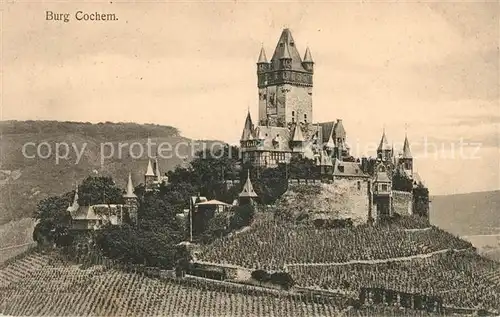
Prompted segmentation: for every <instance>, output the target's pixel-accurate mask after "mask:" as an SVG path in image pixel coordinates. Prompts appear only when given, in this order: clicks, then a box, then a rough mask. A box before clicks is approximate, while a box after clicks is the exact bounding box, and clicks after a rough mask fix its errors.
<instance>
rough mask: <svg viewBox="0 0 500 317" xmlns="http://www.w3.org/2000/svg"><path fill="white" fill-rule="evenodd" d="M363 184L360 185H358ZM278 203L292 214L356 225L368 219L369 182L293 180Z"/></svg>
mask: <svg viewBox="0 0 500 317" xmlns="http://www.w3.org/2000/svg"><path fill="white" fill-rule="evenodd" d="M358 182H359V185H358ZM278 204H281V205H282V206H281V207H282V208H284V209H287V210H292V211H300V212H307V213H309V214H311V216H312V218H315V217H321V218H331V219H346V218H351V219H352V220H353V222H354V223H355V224H361V223H365V222H366V221H367V220H368V207H369V200H368V182H367V181H366V180H349V179H339V180H335V181H334V182H333V183H321V182H319V181H315V182H311V181H308V182H307V184H306V183H305V181H304V180H298V181H297V182H295V181H290V182H289V184H288V190H287V192H285V194H283V196H282V197H281V199H280V201H279V202H278Z"/></svg>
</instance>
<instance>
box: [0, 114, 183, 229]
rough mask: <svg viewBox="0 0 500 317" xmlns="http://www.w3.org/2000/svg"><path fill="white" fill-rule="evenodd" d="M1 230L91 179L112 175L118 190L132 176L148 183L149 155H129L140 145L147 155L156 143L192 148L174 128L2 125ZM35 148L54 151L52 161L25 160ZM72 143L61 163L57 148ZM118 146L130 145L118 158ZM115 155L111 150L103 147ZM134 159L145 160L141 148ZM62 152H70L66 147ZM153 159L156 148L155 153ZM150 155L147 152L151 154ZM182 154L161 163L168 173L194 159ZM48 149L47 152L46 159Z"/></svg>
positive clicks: (37, 123)
mask: <svg viewBox="0 0 500 317" xmlns="http://www.w3.org/2000/svg"><path fill="white" fill-rule="evenodd" d="M0 131H1V133H0V137H1V139H0V198H1V199H0V224H2V223H5V222H7V221H10V220H12V219H20V218H24V217H30V216H31V215H32V213H33V210H34V209H35V207H36V204H37V202H38V201H39V200H41V199H43V198H45V197H48V196H50V195H58V194H62V193H64V192H67V191H69V190H71V189H73V188H74V186H75V184H76V183H79V182H81V181H82V180H83V179H84V178H85V177H87V176H88V175H90V174H96V173H97V174H100V175H110V176H112V177H113V179H115V181H116V182H117V184H118V185H120V186H123V187H124V185H125V181H126V179H127V177H128V173H129V172H131V173H132V178H133V180H134V182H135V184H139V183H141V182H142V181H143V175H144V172H145V169H146V166H147V160H148V155H147V153H144V154H143V155H142V156H140V158H137V159H135V158H132V157H131V156H130V155H129V148H130V144H132V143H134V142H138V143H140V144H142V145H143V146H144V150H145V151H146V150H147V147H146V143H147V139H148V138H150V139H151V142H154V143H157V144H158V143H163V142H168V143H169V144H171V145H172V147H175V145H176V144H178V143H179V142H191V141H192V140H190V139H187V138H184V137H182V136H181V135H180V133H179V131H178V130H177V129H176V128H174V127H171V126H161V125H154V124H136V123H111V122H105V123H97V124H91V123H81V122H59V121H0ZM27 142H33V143H34V144H35V145H39V144H41V143H42V142H47V143H48V144H49V145H50V147H51V149H52V156H50V157H49V158H47V159H42V158H38V157H37V158H27V157H25V156H24V155H23V152H22V149H23V145H24V144H27ZM63 142H64V143H66V144H68V145H69V147H70V151H69V152H70V154H69V157H68V160H60V162H59V164H56V161H55V154H54V153H55V146H56V143H63ZM107 142H111V143H112V144H113V146H114V147H115V155H114V156H113V157H112V158H109V159H106V160H105V161H104V164H103V165H102V166H101V145H102V144H104V143H107ZM118 143H120V144H124V145H126V144H128V145H127V146H125V147H123V148H122V155H121V156H120V155H118ZM84 144H86V146H85V148H84V149H85V150H84V151H83V155H82V158H81V160H80V162H79V163H78V164H75V162H76V158H77V155H76V152H75V150H74V148H73V146H75V147H76V148H77V149H78V150H79V151H81V149H82V148H83V146H84ZM103 148H104V149H105V153H109V148H110V147H109V146H108V147H106V146H104V147H103ZM132 148H133V153H132V154H134V156H135V157H139V154H140V153H139V148H140V147H139V146H138V145H135V147H132ZM27 149H28V155H35V154H36V147H35V146H34V145H29V146H28V148H27ZM61 149H62V150H61V151H63V150H64V148H63V147H61ZM152 149H153V152H152V154H153V156H154V155H155V153H156V147H152ZM146 152H147V151H146ZM178 152H179V153H180V154H181V155H182V156H184V155H185V156H186V157H187V158H186V159H184V158H179V157H175V156H174V157H172V158H169V159H164V160H160V162H159V165H160V167H161V171H162V173H164V172H166V171H168V170H170V169H172V168H174V167H175V166H176V165H178V164H182V163H183V162H184V161H185V160H189V158H190V157H191V153H190V152H191V151H190V149H189V147H187V146H180V147H179V148H178ZM46 153H47V147H46V146H45V148H43V149H42V155H45V154H46Z"/></svg>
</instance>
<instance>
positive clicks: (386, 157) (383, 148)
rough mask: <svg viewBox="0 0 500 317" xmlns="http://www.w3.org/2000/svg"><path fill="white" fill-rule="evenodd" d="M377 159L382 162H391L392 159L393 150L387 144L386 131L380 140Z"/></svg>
mask: <svg viewBox="0 0 500 317" xmlns="http://www.w3.org/2000/svg"><path fill="white" fill-rule="evenodd" d="M377 158H379V159H381V160H382V161H391V159H392V148H391V146H390V145H389V142H387V137H386V135H385V129H384V132H383V133H382V138H381V139H380V143H379V145H378V148H377Z"/></svg>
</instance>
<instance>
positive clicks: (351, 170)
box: [333, 159, 369, 178]
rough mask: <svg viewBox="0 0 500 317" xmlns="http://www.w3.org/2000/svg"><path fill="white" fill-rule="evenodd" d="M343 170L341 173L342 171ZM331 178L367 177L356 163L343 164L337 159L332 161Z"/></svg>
mask: <svg viewBox="0 0 500 317" xmlns="http://www.w3.org/2000/svg"><path fill="white" fill-rule="evenodd" d="M342 170H343V171H342ZM333 176H346V177H347V176H348V177H362V178H365V177H369V175H367V174H365V173H364V172H363V171H362V170H361V166H360V165H359V163H357V162H343V161H340V160H339V159H335V160H334V161H333Z"/></svg>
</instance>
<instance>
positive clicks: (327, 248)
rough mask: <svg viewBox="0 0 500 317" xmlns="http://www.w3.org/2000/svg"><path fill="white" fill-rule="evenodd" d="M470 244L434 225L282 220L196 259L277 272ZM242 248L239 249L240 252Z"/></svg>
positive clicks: (210, 248)
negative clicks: (325, 226)
mask: <svg viewBox="0 0 500 317" xmlns="http://www.w3.org/2000/svg"><path fill="white" fill-rule="evenodd" d="M468 248H471V244H470V243H468V242H466V241H463V240H461V239H459V238H457V237H454V236H453V235H451V234H449V233H447V232H444V231H442V230H440V229H438V228H435V227H432V228H430V229H429V230H420V231H414V232H412V231H407V230H404V229H401V228H399V230H398V229H397V228H396V227H368V226H359V227H356V228H353V229H335V230H321V229H315V228H314V227H310V226H296V225H294V224H289V223H283V222H274V221H268V222H259V223H255V224H254V225H253V226H252V227H251V228H250V229H249V230H247V231H245V232H242V233H241V234H238V235H235V236H232V237H229V238H223V239H219V240H217V241H215V242H214V243H213V244H210V245H208V246H206V247H205V250H204V252H203V253H202V254H200V255H199V259H200V260H203V261H208V262H217V263H226V264H234V265H239V266H243V267H247V268H260V269H266V270H281V269H283V267H284V265H285V264H293V263H325V262H326V263H333V262H337V263H342V262H347V261H349V260H377V259H389V258H398V257H409V256H414V255H419V254H427V253H431V252H435V251H441V250H445V249H468ZM242 250H245V252H241V251H242Z"/></svg>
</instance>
